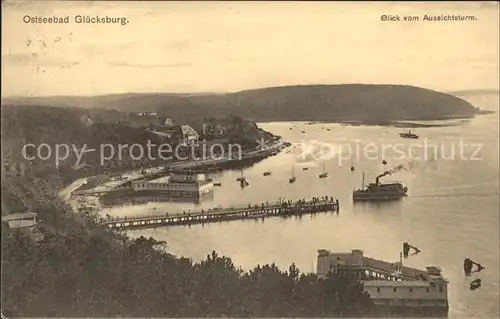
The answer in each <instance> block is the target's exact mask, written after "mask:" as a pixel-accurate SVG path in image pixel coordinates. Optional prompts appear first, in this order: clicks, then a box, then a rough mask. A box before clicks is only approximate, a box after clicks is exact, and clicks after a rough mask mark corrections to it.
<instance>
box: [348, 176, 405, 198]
mask: <svg viewBox="0 0 500 319" xmlns="http://www.w3.org/2000/svg"><path fill="white" fill-rule="evenodd" d="M385 175H386V173H384V174H381V175H379V176H377V177H376V178H375V183H370V184H368V185H365V174H364V173H363V182H362V185H361V188H359V189H356V190H354V191H353V193H352V199H353V200H354V201H388V200H397V199H400V198H401V197H404V196H406V193H407V192H408V187H406V186H405V185H404V184H403V183H401V182H389V183H380V181H379V180H380V178H381V177H383V176H385Z"/></svg>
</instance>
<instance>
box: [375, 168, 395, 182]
mask: <svg viewBox="0 0 500 319" xmlns="http://www.w3.org/2000/svg"><path fill="white" fill-rule="evenodd" d="M389 174H391V172H389V171H387V172H383V173H382V174H380V175H379V176H377V177H376V178H375V183H376V184H377V185H378V184H379V179H380V178H381V177H384V176H385V175H389Z"/></svg>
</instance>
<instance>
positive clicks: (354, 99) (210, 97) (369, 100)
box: [2, 84, 478, 122]
mask: <svg viewBox="0 0 500 319" xmlns="http://www.w3.org/2000/svg"><path fill="white" fill-rule="evenodd" d="M2 104H23V105H27V104H28V105H35V104H37V105H51V106H77V107H85V108H96V107H98V108H108V109H118V110H121V111H127V112H145V111H150V112H157V113H158V115H163V116H168V117H171V118H172V119H173V120H177V121H186V120H188V119H191V120H192V119H193V118H200V117H201V118H202V117H206V116H215V117H221V116H227V115H229V114H233V115H238V116H241V117H244V118H247V119H249V120H253V121H290V120H295V121H363V122H390V121H401V120H440V119H449V118H468V117H472V116H474V114H476V113H477V111H478V109H476V108H475V107H474V106H472V105H471V104H470V103H468V102H466V101H465V100H463V99H460V98H458V97H456V96H453V95H449V94H445V93H440V92H436V91H432V90H427V89H423V88H418V87H412V86H403V85H367V84H344V85H303V86H285V87H273V88H263V89H255V90H247V91H241V92H236V93H226V94H166V93H165V94H162V93H159V94H114V95H104V96H90V97H70V96H54V97H26V98H22V97H15V98H3V99H2Z"/></svg>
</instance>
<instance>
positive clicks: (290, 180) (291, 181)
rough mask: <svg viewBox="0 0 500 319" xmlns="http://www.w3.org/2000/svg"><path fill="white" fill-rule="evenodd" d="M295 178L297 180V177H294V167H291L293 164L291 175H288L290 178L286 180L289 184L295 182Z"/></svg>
mask: <svg viewBox="0 0 500 319" xmlns="http://www.w3.org/2000/svg"><path fill="white" fill-rule="evenodd" d="M296 180H297V177H295V174H294V169H293V166H292V177H290V179H289V180H288V182H289V183H290V184H291V183H295V181H296Z"/></svg>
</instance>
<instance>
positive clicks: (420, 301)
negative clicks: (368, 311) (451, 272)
mask: <svg viewBox="0 0 500 319" xmlns="http://www.w3.org/2000/svg"><path fill="white" fill-rule="evenodd" d="M329 272H332V273H335V274H337V275H341V276H352V277H354V278H356V279H357V280H360V281H362V282H363V286H364V291H365V292H367V293H369V294H370V298H371V299H372V301H373V303H374V304H375V305H377V306H383V307H389V308H390V307H399V308H409V307H410V308H411V307H418V308H432V309H443V310H446V311H447V309H448V282H447V281H446V279H444V278H443V276H442V275H441V270H440V269H439V268H437V267H427V268H426V270H425V271H424V270H419V269H415V268H410V267H405V266H404V265H403V264H402V262H401V261H400V262H395V263H389V262H386V261H382V260H377V259H373V258H369V257H364V256H363V252H362V251H361V250H352V251H351V253H330V252H329V251H327V250H319V251H318V265H317V274H318V276H319V277H325V276H326V275H327V274H328V273H329Z"/></svg>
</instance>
